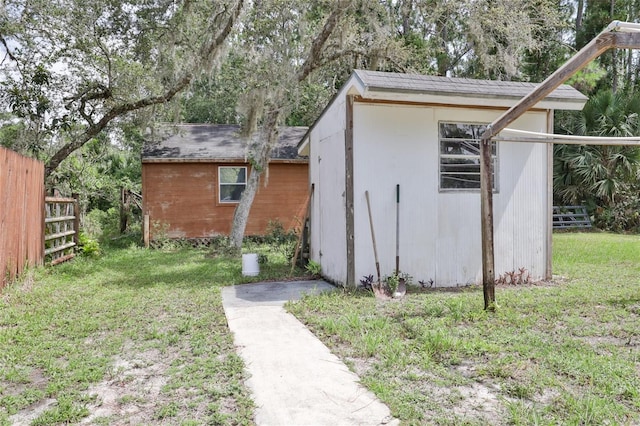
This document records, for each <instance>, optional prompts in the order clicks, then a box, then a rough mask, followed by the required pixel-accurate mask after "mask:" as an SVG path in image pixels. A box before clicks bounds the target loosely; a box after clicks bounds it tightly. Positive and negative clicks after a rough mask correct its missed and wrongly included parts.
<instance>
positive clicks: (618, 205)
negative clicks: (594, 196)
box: [594, 192, 640, 232]
mask: <svg viewBox="0 0 640 426" xmlns="http://www.w3.org/2000/svg"><path fill="white" fill-rule="evenodd" d="M594 225H595V226H596V227H597V228H599V229H603V230H607V231H613V232H640V195H638V193H637V192H630V193H625V194H619V195H618V198H617V199H616V202H615V204H614V205H613V206H611V207H598V208H596V210H595V214H594Z"/></svg>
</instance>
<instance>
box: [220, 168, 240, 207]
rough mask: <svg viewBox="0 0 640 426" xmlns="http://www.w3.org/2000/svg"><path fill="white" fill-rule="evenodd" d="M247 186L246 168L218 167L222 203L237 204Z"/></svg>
mask: <svg viewBox="0 0 640 426" xmlns="http://www.w3.org/2000/svg"><path fill="white" fill-rule="evenodd" d="M246 186H247V168H246V167H227V166H220V167H218V197H219V200H220V202H221V203H236V202H238V201H240V196H241V195H242V192H243V191H244V188H245V187H246Z"/></svg>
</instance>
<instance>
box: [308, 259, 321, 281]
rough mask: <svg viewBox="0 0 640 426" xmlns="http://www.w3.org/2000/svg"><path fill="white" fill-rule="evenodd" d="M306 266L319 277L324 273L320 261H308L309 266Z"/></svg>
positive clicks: (312, 273) (309, 271)
mask: <svg viewBox="0 0 640 426" xmlns="http://www.w3.org/2000/svg"><path fill="white" fill-rule="evenodd" d="M304 268H305V269H306V270H307V272H308V273H310V274H311V275H313V276H314V277H319V276H320V275H322V266H320V264H319V263H318V262H315V261H313V260H310V261H309V263H307V266H305V267H304Z"/></svg>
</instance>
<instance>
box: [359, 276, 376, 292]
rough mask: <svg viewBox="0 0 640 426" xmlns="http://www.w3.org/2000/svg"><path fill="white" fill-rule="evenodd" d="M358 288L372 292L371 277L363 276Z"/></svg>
mask: <svg viewBox="0 0 640 426" xmlns="http://www.w3.org/2000/svg"><path fill="white" fill-rule="evenodd" d="M360 288H361V289H363V290H373V275H371V274H370V275H365V276H363V277H362V278H361V279H360Z"/></svg>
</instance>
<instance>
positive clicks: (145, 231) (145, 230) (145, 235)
mask: <svg viewBox="0 0 640 426" xmlns="http://www.w3.org/2000/svg"><path fill="white" fill-rule="evenodd" d="M142 227H143V230H142V238H143V239H144V246H145V248H149V215H148V214H145V215H144V220H143V224H142Z"/></svg>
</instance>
